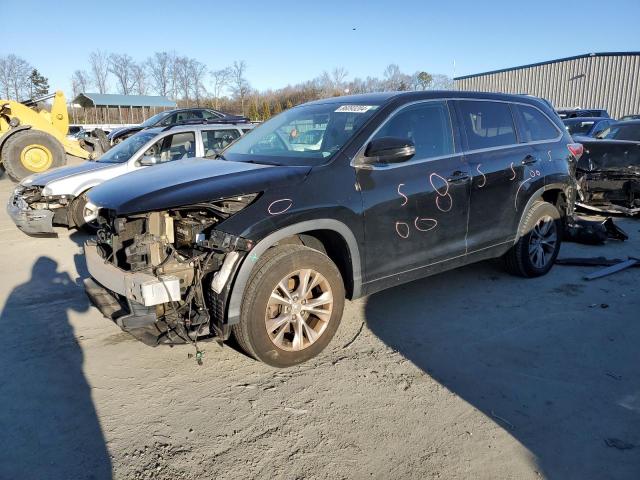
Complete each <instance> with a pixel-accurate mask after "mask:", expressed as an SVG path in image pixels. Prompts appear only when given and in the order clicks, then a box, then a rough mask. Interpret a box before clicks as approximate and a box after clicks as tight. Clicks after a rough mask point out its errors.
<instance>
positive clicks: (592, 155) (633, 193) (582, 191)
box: [576, 140, 640, 216]
mask: <svg viewBox="0 0 640 480" xmlns="http://www.w3.org/2000/svg"><path fill="white" fill-rule="evenodd" d="M583 144H584V148H585V152H584V154H583V155H582V157H581V158H580V160H579V162H578V168H577V171H576V178H577V180H578V196H579V200H578V202H577V203H576V204H577V205H578V206H580V207H583V208H585V209H587V210H590V211H595V212H603V213H619V214H624V215H631V216H632V215H637V214H639V213H640V143H639V142H631V141H614V140H609V141H608V140H594V141H585V142H583Z"/></svg>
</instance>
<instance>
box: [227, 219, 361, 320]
mask: <svg viewBox="0 0 640 480" xmlns="http://www.w3.org/2000/svg"><path fill="white" fill-rule="evenodd" d="M311 230H332V231H334V232H336V233H338V234H339V235H341V236H342V238H344V240H345V242H346V244H347V247H348V249H349V256H350V257H351V271H352V272H353V295H352V298H358V297H359V296H360V295H361V292H362V269H361V261H360V249H359V247H358V242H357V241H356V238H355V236H354V234H353V232H352V231H351V229H350V228H349V227H348V226H347V225H346V224H344V223H342V222H339V221H338V220H334V219H330V218H320V219H316V220H308V221H304V222H299V223H295V224H293V225H289V226H287V227H284V228H282V229H280V230H277V231H275V232H273V233H271V234H270V235H267V236H266V237H265V238H263V239H262V240H260V241H259V242H258V243H257V244H256V245H255V246H254V247H253V248H252V249H251V251H250V252H249V254H248V255H246V256H245V257H244V259H242V263H241V264H240V268H239V269H238V271H237V274H236V275H235V278H233V280H232V282H233V283H232V287H231V298H230V300H229V307H228V313H227V323H229V324H235V323H238V322H239V321H240V306H241V304H242V298H243V296H244V291H245V288H246V286H247V281H248V280H249V275H250V274H251V271H252V270H253V266H254V265H255V264H256V262H257V261H258V260H259V259H260V257H261V256H262V254H264V252H266V251H267V249H268V248H270V247H272V246H273V245H275V244H276V243H277V242H278V241H279V240H282V239H284V238H287V237H290V236H292V235H296V234H300V233H304V232H309V231H311Z"/></svg>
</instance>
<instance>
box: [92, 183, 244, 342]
mask: <svg viewBox="0 0 640 480" xmlns="http://www.w3.org/2000/svg"><path fill="white" fill-rule="evenodd" d="M255 197H256V195H244V196H239V197H234V198H228V199H224V200H220V201H217V202H212V203H206V204H198V205H190V206H186V207H180V208H175V209H171V210H167V211H160V212H150V213H141V214H138V215H130V216H127V217H114V216H112V215H110V213H109V212H108V211H104V210H101V211H100V212H99V215H98V218H97V222H98V224H99V226H100V228H99V230H98V233H97V240H96V247H97V250H98V254H99V256H100V257H101V258H102V261H103V262H104V263H106V264H111V265H113V266H114V267H117V269H118V271H119V272H122V274H121V275H122V276H125V277H127V276H128V277H131V275H130V274H136V273H140V274H147V276H146V278H150V277H149V275H150V276H152V277H154V278H155V279H156V280H155V283H157V284H158V285H156V286H155V287H154V288H156V287H158V286H159V287H160V289H162V288H164V289H165V290H166V292H165V291H162V290H161V291H160V292H158V291H157V290H158V289H157V288H156V289H155V293H153V292H151V293H150V291H149V290H148V289H147V290H144V288H145V287H146V286H148V285H147V284H148V282H147V284H145V285H142V287H140V288H138V289H134V288H128V289H127V290H126V292H122V293H126V295H122V294H120V295H118V294H115V296H116V297H118V298H117V300H118V302H119V304H120V306H121V308H120V309H117V308H116V309H114V308H113V307H111V308H108V306H107V305H104V302H103V300H104V298H102V300H101V299H100V298H97V296H96V295H91V293H90V297H91V298H92V300H93V301H94V303H96V305H97V306H98V307H99V308H100V310H101V311H102V312H103V314H105V316H108V317H110V318H112V319H113V320H115V321H116V322H117V323H118V325H120V326H121V327H122V328H123V329H124V330H127V331H130V332H131V333H134V332H133V331H134V330H136V329H146V333H145V336H146V337H149V332H150V331H151V330H153V331H154V332H155V336H156V340H155V342H156V344H157V343H184V342H195V341H196V339H197V338H198V337H199V336H203V335H204V336H211V335H215V336H218V337H221V338H223V339H226V337H227V336H228V332H227V331H226V330H225V326H224V305H225V304H226V295H227V293H228V291H227V290H225V286H226V283H227V282H228V279H229V277H230V275H231V273H232V271H233V269H234V268H235V267H236V266H237V265H238V263H239V259H240V258H241V257H242V256H243V255H244V254H245V253H246V252H248V251H249V250H251V248H252V247H253V243H252V242H251V241H250V240H246V239H243V238H240V237H237V236H234V235H230V234H227V233H225V232H222V231H220V230H217V229H216V227H217V225H218V224H219V223H220V222H222V221H223V220H225V219H226V218H228V217H230V216H231V215H233V214H234V213H236V212H238V211H240V210H241V209H242V208H244V207H246V206H247V205H249V204H250V203H251V202H252V201H253V200H254V199H255ZM92 275H93V272H92ZM94 277H95V275H94ZM96 278H98V279H99V277H96ZM143 283H144V282H143ZM111 290H112V289H111ZM88 291H89V290H88ZM178 291H179V293H178ZM116 292H117V290H116ZM141 292H142V293H141ZM145 292H146V294H147V297H144V295H145ZM98 297H99V295H98ZM143 297H144V298H143ZM158 299H164V300H166V301H160V302H159V301H158ZM100 303H103V304H100ZM150 304H151V305H150ZM148 327H151V330H150V329H149V328H148ZM143 340H145V339H143ZM145 341H147V343H149V341H150V342H151V343H153V340H152V339H149V338H146V340H145Z"/></svg>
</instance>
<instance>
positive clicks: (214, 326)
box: [85, 92, 581, 367]
mask: <svg viewBox="0 0 640 480" xmlns="http://www.w3.org/2000/svg"><path fill="white" fill-rule="evenodd" d="M309 131H312V132H314V133H313V135H314V138H317V139H318V141H317V142H311V143H309V146H308V147H304V145H305V143H300V142H299V141H298V138H299V136H300V135H303V134H304V132H309ZM301 145H302V146H301ZM580 154H581V146H580V145H579V144H575V143H573V141H572V139H571V137H570V136H569V135H568V133H567V132H566V130H565V129H564V126H563V125H562V122H561V121H560V119H559V118H558V116H557V115H556V114H555V112H553V110H551V108H550V107H549V106H548V104H547V103H546V102H544V101H541V100H540V99H536V98H533V97H527V96H509V95H499V94H485V93H473V92H411V93H384V94H369V95H360V96H347V97H339V98H333V99H325V100H319V101H315V102H311V103H308V104H305V105H301V106H299V107H295V108H292V109H289V110H287V111H285V112H283V113H282V114H280V115H278V116H276V117H274V118H273V119H271V120H269V121H267V122H265V123H264V124H262V125H261V126H259V127H258V128H256V129H254V130H253V131H252V132H250V133H248V134H247V135H245V136H244V137H242V138H240V139H239V140H238V141H237V142H235V143H234V144H233V145H231V146H230V147H228V148H227V149H226V150H224V151H223V152H222V153H221V154H220V155H219V159H218V160H219V161H210V160H203V159H189V160H183V161H180V162H174V163H167V164H165V165H159V166H156V167H154V168H151V169H147V170H144V171H141V172H134V173H130V174H127V175H124V176H122V177H120V178H117V179H114V180H110V181H108V182H106V183H104V184H102V185H100V186H98V187H96V188H94V189H93V190H92V191H91V192H90V193H89V199H90V201H91V202H92V203H93V204H94V205H95V206H96V208H97V212H98V218H97V221H98V223H99V226H100V228H99V231H98V235H97V239H96V240H95V241H90V242H88V243H87V244H86V247H85V253H86V258H87V264H88V269H89V272H90V273H91V276H92V279H90V280H88V281H87V282H86V289H87V292H88V294H89V296H90V297H91V299H92V301H93V302H94V303H95V304H96V305H97V306H98V307H99V308H100V309H101V310H102V312H103V313H104V314H105V315H106V316H108V317H109V318H112V319H113V320H115V321H116V322H117V323H118V324H119V325H120V326H121V327H122V328H123V329H125V330H127V331H129V332H132V333H134V334H140V333H144V334H145V335H146V337H145V338H147V339H151V341H152V342H153V343H162V342H176V341H184V342H193V341H195V340H196V339H197V338H198V337H199V336H202V335H210V336H212V335H215V336H217V337H218V338H219V339H221V340H226V339H228V338H229V337H230V336H231V335H233V336H235V338H236V340H237V342H238V343H239V345H240V346H241V347H242V348H243V349H244V350H246V352H247V353H248V354H250V355H251V356H253V357H255V358H257V359H259V360H262V361H264V362H266V363H268V364H270V365H273V366H278V367H285V366H290V365H294V364H297V363H300V362H303V361H305V360H308V359H310V358H312V357H313V356H315V355H317V354H318V353H319V352H320V351H321V350H322V349H323V348H324V347H325V346H326V345H327V344H328V343H329V341H330V340H331V338H332V337H333V335H334V333H335V332H336V329H337V328H338V324H339V323H340V319H341V317H342V310H343V305H344V299H345V298H349V299H354V298H357V297H360V296H362V295H366V294H370V293H373V292H375V291H378V290H381V289H384V288H388V287H393V286H395V285H399V284H402V283H404V282H408V281H411V280H415V279H417V278H421V277H424V276H427V275H432V274H435V273H439V272H443V271H445V270H450V269H452V268H456V267H459V266H461V265H465V264H468V263H471V262H476V261H479V260H483V259H487V258H493V257H503V259H504V263H505V265H506V267H507V269H508V271H510V272H512V273H514V274H517V275H520V276H524V277H535V276H539V275H543V274H545V273H547V272H548V271H549V269H550V268H551V267H552V265H553V263H554V260H555V258H556V256H557V254H558V251H559V249H560V243H561V231H562V222H563V220H564V219H565V218H566V217H567V216H568V215H571V214H572V210H573V204H574V196H575V180H574V175H573V173H574V169H575V163H576V160H577V158H578V157H579V156H580ZM425 295H426V296H425V299H426V300H425V301H426V302H428V293H426V294H425ZM140 337H141V338H142V335H141V336H140Z"/></svg>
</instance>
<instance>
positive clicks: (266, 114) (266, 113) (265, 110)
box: [260, 100, 271, 121]
mask: <svg viewBox="0 0 640 480" xmlns="http://www.w3.org/2000/svg"><path fill="white" fill-rule="evenodd" d="M260 117H261V118H262V121H265V120H269V118H270V117H271V108H269V103H268V102H267V101H266V100H264V101H263V102H262V110H261V111H260Z"/></svg>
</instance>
